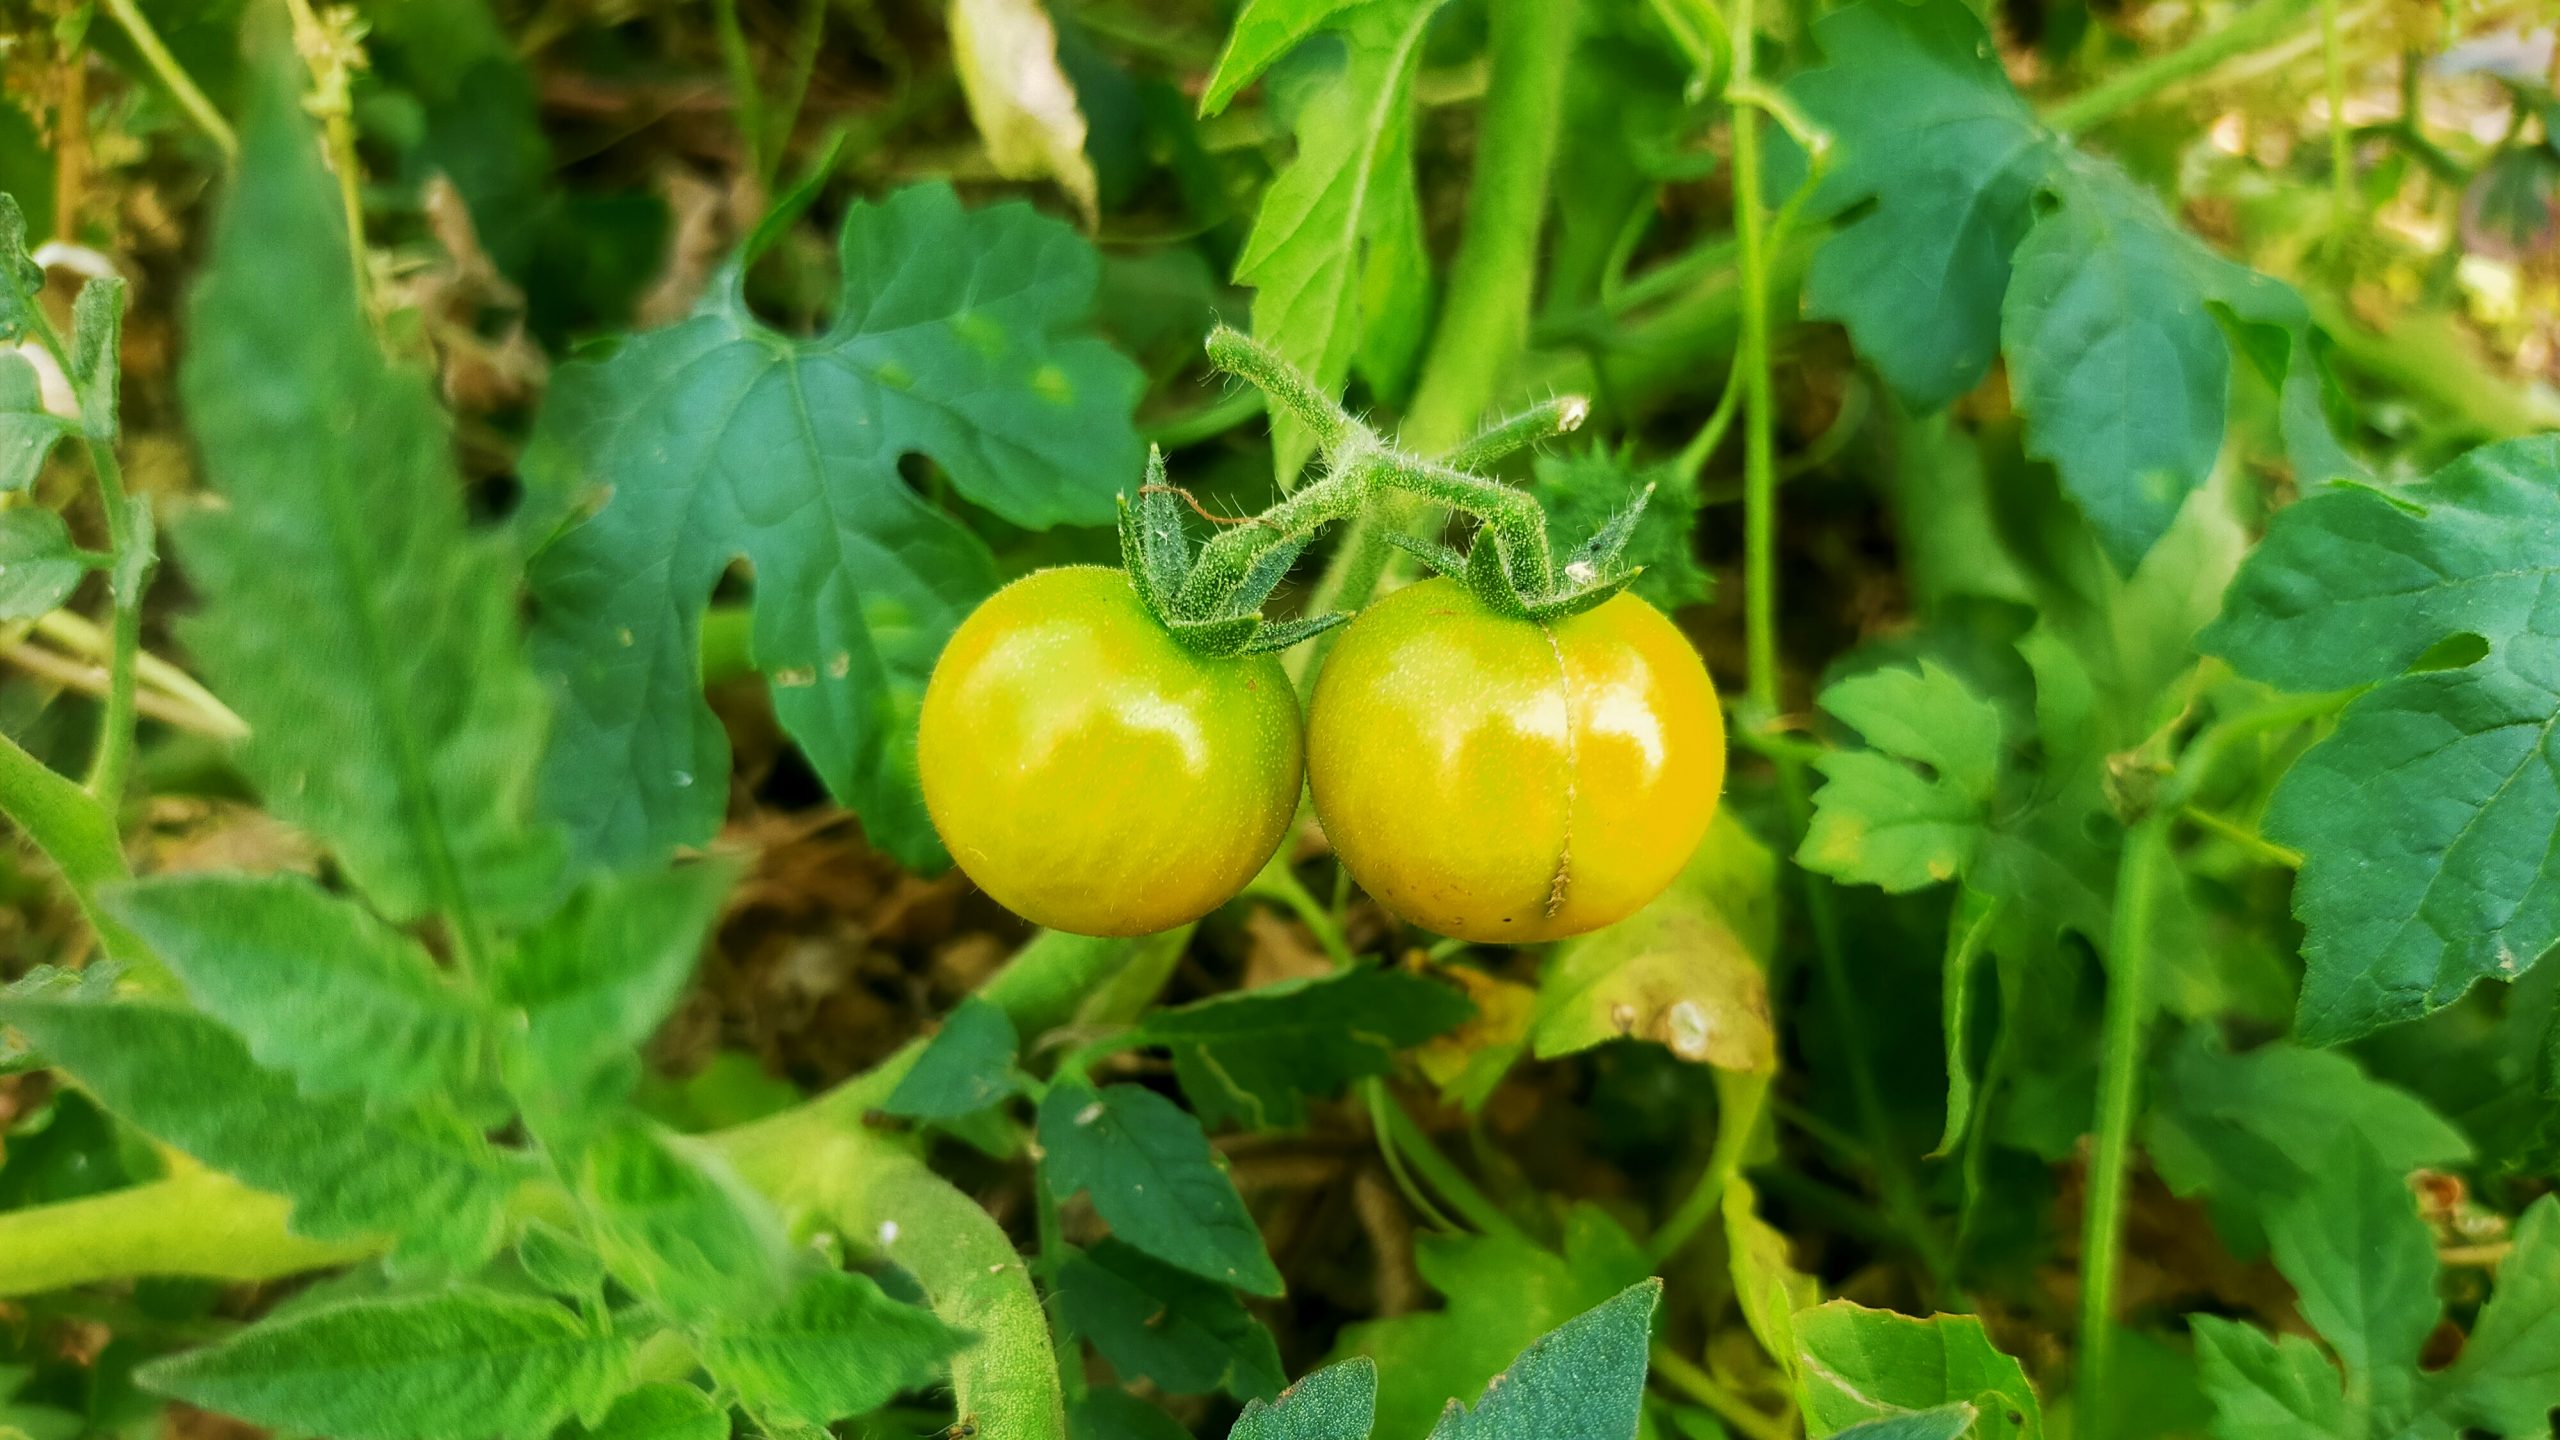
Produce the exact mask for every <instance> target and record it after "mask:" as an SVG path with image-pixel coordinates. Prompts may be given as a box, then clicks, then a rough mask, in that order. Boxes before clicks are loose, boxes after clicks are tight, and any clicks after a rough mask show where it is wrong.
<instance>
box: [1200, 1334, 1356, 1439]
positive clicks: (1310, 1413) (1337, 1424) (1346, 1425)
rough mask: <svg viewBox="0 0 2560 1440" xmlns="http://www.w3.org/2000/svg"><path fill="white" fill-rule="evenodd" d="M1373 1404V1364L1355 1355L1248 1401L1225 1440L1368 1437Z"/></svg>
mask: <svg viewBox="0 0 2560 1440" xmlns="http://www.w3.org/2000/svg"><path fill="white" fill-rule="evenodd" d="M1377 1405H1378V1366H1377V1362H1375V1361H1373V1360H1371V1359H1370V1358H1369V1357H1368V1356H1366V1355H1355V1356H1353V1357H1351V1358H1350V1359H1348V1360H1344V1361H1342V1362H1340V1363H1338V1364H1333V1365H1327V1366H1326V1367H1324V1368H1323V1369H1321V1370H1318V1371H1317V1372H1315V1373H1314V1374H1312V1375H1309V1376H1308V1377H1306V1378H1305V1379H1303V1380H1300V1381H1299V1382H1298V1383H1297V1384H1295V1385H1292V1386H1290V1387H1289V1388H1288V1389H1286V1390H1283V1391H1281V1392H1280V1398H1278V1399H1276V1400H1271V1401H1262V1400H1256V1401H1253V1402H1251V1403H1250V1404H1247V1405H1246V1406H1245V1407H1244V1413H1243V1414H1242V1415H1239V1416H1237V1417H1236V1423H1235V1426H1234V1428H1232V1429H1230V1430H1228V1431H1227V1440H1369V1427H1370V1425H1371V1423H1372V1421H1373V1420H1374V1418H1375V1416H1376V1414H1377Z"/></svg>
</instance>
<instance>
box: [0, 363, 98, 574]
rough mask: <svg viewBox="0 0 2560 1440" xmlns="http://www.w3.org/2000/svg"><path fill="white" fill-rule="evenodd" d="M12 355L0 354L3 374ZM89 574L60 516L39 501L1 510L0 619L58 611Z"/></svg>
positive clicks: (3, 418) (1, 435)
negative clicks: (38, 502) (34, 503)
mask: <svg viewBox="0 0 2560 1440" xmlns="http://www.w3.org/2000/svg"><path fill="white" fill-rule="evenodd" d="M11 358H12V357H10V356H8V355H6V354H0V376H5V375H6V373H7V362H8V360H9V359H11ZM5 383H6V382H5V380H0V385H5ZM7 424H8V416H7V415H6V414H0V446H5V445H7V444H8V443H9V442H8V440H7V437H6V434H5V430H6V426H7ZM5 463H6V461H5V460H0V464H5ZM37 463H38V464H41V463H43V462H42V460H41V459H39V460H38V461H37ZM5 478H6V477H5V476H0V479H5ZM88 574H89V567H88V566H87V565H85V564H82V563H81V560H80V550H79V547H78V546H76V545H74V544H72V543H71V531H70V529H69V528H68V527H66V526H65V525H64V524H63V523H62V517H61V516H59V515H56V514H55V513H53V512H52V511H50V510H47V509H45V508H44V507H43V506H41V505H21V506H18V507H17V508H15V509H12V510H0V620H33V619H35V618H36V617H38V616H40V615H43V614H46V613H48V612H50V611H52V610H54V609H55V608H57V607H58V606H60V605H61V604H62V602H63V601H65V600H68V599H70V598H71V592H72V591H74V590H77V589H79V588H80V582H81V581H82V580H84V579H86V578H88Z"/></svg>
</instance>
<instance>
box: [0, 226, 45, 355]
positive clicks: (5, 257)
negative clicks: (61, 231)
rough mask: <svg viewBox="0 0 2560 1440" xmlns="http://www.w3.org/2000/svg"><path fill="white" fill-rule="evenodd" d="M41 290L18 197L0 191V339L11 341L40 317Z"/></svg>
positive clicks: (40, 274) (40, 268)
mask: <svg viewBox="0 0 2560 1440" xmlns="http://www.w3.org/2000/svg"><path fill="white" fill-rule="evenodd" d="M43 291H44V267H43V266H41V265H38V264H37V263H36V262H35V261H34V259H32V258H31V257H30V256H29V255H28V254H27V215H26V212H25V211H23V210H21V209H19V208H18V197H16V196H15V195H9V194H5V193H0V341H7V342H8V343H10V344H12V345H14V344H16V343H17V342H18V341H20V340H23V339H25V338H26V337H27V333H28V330H29V328H30V327H31V326H33V325H34V324H35V323H36V322H37V321H38V320H40V319H42V318H43V312H42V311H41V310H39V309H37V308H36V306H37V299H36V297H37V296H38V295H40V294H42V293H43Z"/></svg>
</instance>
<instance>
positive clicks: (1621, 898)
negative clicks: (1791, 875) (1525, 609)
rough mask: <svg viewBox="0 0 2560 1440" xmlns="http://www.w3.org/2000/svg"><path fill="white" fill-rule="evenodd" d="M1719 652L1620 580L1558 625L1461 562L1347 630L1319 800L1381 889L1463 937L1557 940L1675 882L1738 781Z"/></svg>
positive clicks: (1330, 695) (1331, 668) (1314, 767)
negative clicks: (1696, 643) (1718, 687)
mask: <svg viewBox="0 0 2560 1440" xmlns="http://www.w3.org/2000/svg"><path fill="white" fill-rule="evenodd" d="M1724 748H1725V742H1724V716H1723V714H1722V712H1721V711H1720V710H1719V709H1718V708H1717V705H1716V692H1715V685H1714V682H1712V681H1710V680H1709V679H1708V678H1707V671H1706V666H1705V665H1704V664H1702V663H1700V661H1699V659H1698V655H1697V652H1696V651H1695V650H1694V649H1692V648H1691V647H1690V645H1689V642H1688V641H1687V639H1685V638H1684V637H1683V636H1682V635H1681V634H1680V632H1679V630H1678V629H1677V628H1675V627H1674V626H1673V625H1672V623H1671V622H1670V621H1669V620H1667V619H1665V618H1664V617H1663V614H1662V612H1661V611H1659V610H1656V609H1654V608H1653V607H1652V606H1651V605H1648V604H1646V603H1645V602H1644V601H1642V600H1639V599H1637V598H1635V597H1634V596H1632V595H1626V594H1620V595H1617V596H1615V597H1612V598H1611V599H1610V600H1608V601H1607V602H1606V603H1604V604H1602V605H1600V606H1598V607H1596V608H1594V609H1591V610H1587V611H1585V612H1583V613H1582V614H1580V615H1576V616H1573V617H1571V618H1569V619H1566V620H1561V621H1558V622H1556V623H1554V624H1552V625H1545V626H1541V625H1539V624H1537V623H1536V622H1534V621H1529V620H1518V619H1511V618H1507V617H1504V616H1501V615H1497V614H1495V613H1493V612H1492V611H1490V610H1487V609H1485V608H1484V606H1483V605H1481V604H1479V603H1478V602H1477V601H1476V599H1475V597H1474V596H1472V595H1470V594H1469V593H1468V592H1467V591H1466V589H1465V587H1463V586H1461V585H1459V584H1458V583H1457V582H1455V581H1451V580H1426V581H1424V582H1422V583H1421V584H1418V585H1413V586H1410V587H1407V588H1406V589H1403V590H1399V591H1397V592H1396V593H1395V594H1393V595H1390V596H1388V597H1387V598H1386V599H1384V600H1381V601H1379V602H1378V603H1376V604H1374V605H1372V606H1370V607H1369V608H1368V609H1367V610H1364V611H1362V612H1361V614H1360V616H1359V617H1358V618H1357V619H1355V620H1353V621H1352V622H1351V624H1350V626H1349V627H1348V628H1347V629H1346V630H1344V632H1343V634H1342V638H1341V640H1340V641H1339V642H1338V643H1337V644H1336V645H1335V646H1334V647H1333V653H1332V654H1331V655H1330V656H1329V657H1327V659H1326V661H1325V667H1324V673H1323V674H1322V676H1320V677H1319V678H1318V680H1317V682H1316V692H1315V699H1314V702H1313V704H1312V705H1311V707H1310V709H1309V712H1308V717H1307V754H1308V769H1309V771H1310V775H1311V779H1312V783H1313V786H1314V790H1315V803H1316V815H1317V817H1318V818H1319V819H1321V820H1322V821H1323V822H1324V829H1325V835H1326V836H1327V838H1329V839H1330V840H1331V841H1332V842H1333V849H1334V854H1335V855H1336V856H1337V857H1339V858H1340V859H1341V861H1342V863H1343V865H1344V866H1345V867H1346V868H1348V869H1349V870H1350V872H1351V875H1352V878H1353V879H1355V880H1358V881H1359V882H1360V885H1361V888H1362V889H1365V890H1367V891H1368V892H1369V894H1370V895H1371V896H1373V897H1375V898H1376V899H1377V900H1378V901H1379V902H1380V903H1381V904H1384V905H1385V906H1386V907H1387V908H1388V909H1390V910H1393V911H1395V912H1396V913H1397V914H1399V915H1402V916H1404V917H1405V918H1406V919H1408V920H1411V921H1413V922H1414V923H1416V924H1418V925H1421V926H1423V927H1424V928H1426V929H1429V930H1433V931H1436V932H1438V933H1440V934H1442V935H1447V936H1451V937H1453V938H1456V939H1460V940H1470V941H1477V942H1483V943H1505V942H1508V943H1528V942H1532V941H1540V940H1557V939H1562V938H1564V937H1565V936H1568V935H1579V934H1581V933H1583V932H1584V931H1587V930H1596V929H1599V928H1600V927H1601V926H1603V925H1607V924H1610V923H1612V922H1613V921H1617V920H1621V919H1624V918H1625V917H1626V916H1628V915H1631V914H1633V913H1635V912H1636V911H1637V910H1638V909H1640V908H1642V907H1643V906H1644V904H1645V902H1647V901H1649V900H1651V899H1652V898H1653V897H1654V896H1656V895H1659V894H1660V893H1662V891H1663V889H1664V888H1665V887H1667V886H1668V885H1669V884H1670V883H1671V881H1672V880H1673V878H1674V877H1676V876H1677V875H1678V874H1679V873H1680V869H1681V867H1682V866H1683V865H1685V864H1686V863H1687V862H1688V859H1689V856H1690V854H1691V852H1693V851H1694V850H1696V849H1697V847H1698V842H1699V841H1700V840H1701V839H1702V838H1704V837H1705V835H1706V832H1707V822H1708V821H1709V820H1711V819H1713V818H1714V816H1715V809H1716V800H1717V797H1718V794H1719V792H1720V791H1721V790H1722V789H1723V786H1724V764H1725V757H1724Z"/></svg>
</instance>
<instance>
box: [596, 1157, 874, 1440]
mask: <svg viewBox="0 0 2560 1440" xmlns="http://www.w3.org/2000/svg"><path fill="white" fill-rule="evenodd" d="M578 1194H579V1198H580V1199H581V1200H583V1201H584V1202H585V1203H586V1207H587V1213H588V1214H589V1215H590V1216H591V1217H592V1218H593V1219H594V1221H595V1237H596V1243H597V1250H598V1253H599V1255H601V1257H602V1258H603V1260H604V1266H605V1268H606V1269H607V1270H608V1271H611V1272H612V1274H613V1278H615V1279H616V1280H619V1281H621V1282H622V1283H623V1285H624V1286H625V1287H627V1288H628V1289H630V1290H631V1291H632V1293H634V1294H636V1295H640V1296H642V1297H644V1298H646V1299H648V1300H651V1301H653V1302H655V1303H656V1304H657V1305H659V1306H660V1307H661V1308H663V1309H664V1310H666V1311H667V1313H669V1314H670V1315H673V1316H675V1317H677V1318H679V1319H682V1320H688V1321H691V1320H698V1319H701V1318H703V1317H705V1316H710V1315H716V1314H721V1313H725V1312H731V1311H754V1310H757V1309H759V1308H761V1307H764V1306H766V1305H769V1304H770V1303H771V1299H772V1297H773V1296H775V1295H778V1294H780V1293H781V1292H782V1290H783V1277H784V1274H785V1271H784V1265H785V1263H786V1261H787V1258H788V1254H789V1251H788V1241H787V1240H786V1238H785V1237H784V1235H783V1230H782V1219H781V1217H780V1216H778V1215H776V1214H775V1213H774V1211H773V1207H772V1206H771V1205H769V1204H767V1203H766V1202H765V1200H764V1197H762V1196H760V1195H758V1194H756V1193H755V1192H754V1191H753V1190H750V1189H748V1188H747V1186H746V1183H745V1182H744V1181H742V1180H740V1179H739V1178H738V1177H737V1175H736V1174H735V1173H734V1172H732V1171H731V1170H730V1168H729V1165H728V1162H727V1161H725V1160H723V1159H722V1158H721V1157H720V1154H719V1152H717V1151H716V1150H713V1149H712V1148H711V1147H710V1146H709V1145H707V1144H705V1143H704V1142H702V1141H699V1140H690V1139H687V1138H685V1137H683V1136H679V1135H673V1134H669V1133H666V1132H664V1131H661V1130H658V1129H656V1128H655V1127H653V1126H650V1125H648V1124H646V1123H644V1122H640V1121H625V1122H624V1123H621V1124H618V1125H615V1126H613V1127H611V1128H609V1129H607V1130H606V1131H605V1132H604V1133H603V1134H601V1135H599V1136H598V1137H596V1139H595V1141H594V1143H592V1144H591V1145H589V1146H588V1147H587V1150H586V1154H585V1155H584V1157H583V1159H582V1162H581V1165H580V1176H579V1184H578ZM829 1418H832V1417H829Z"/></svg>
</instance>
